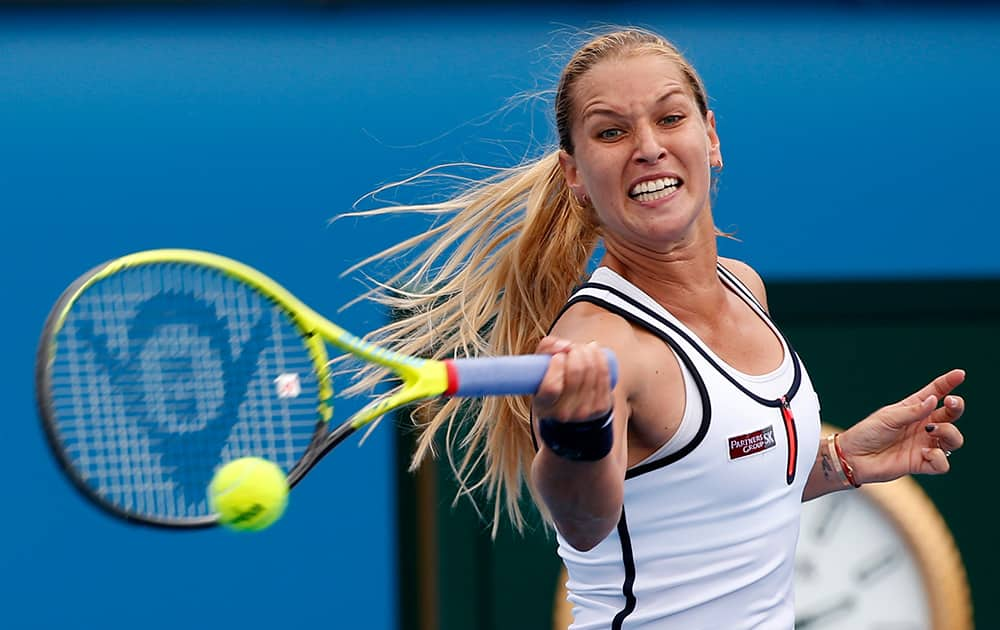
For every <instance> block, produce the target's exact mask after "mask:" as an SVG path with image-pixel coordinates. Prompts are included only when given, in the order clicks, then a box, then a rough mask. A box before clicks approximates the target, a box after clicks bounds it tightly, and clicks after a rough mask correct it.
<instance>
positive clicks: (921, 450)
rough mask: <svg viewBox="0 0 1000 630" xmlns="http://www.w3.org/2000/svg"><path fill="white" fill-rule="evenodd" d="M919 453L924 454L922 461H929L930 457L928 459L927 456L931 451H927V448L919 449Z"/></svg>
mask: <svg viewBox="0 0 1000 630" xmlns="http://www.w3.org/2000/svg"><path fill="white" fill-rule="evenodd" d="M920 452H921V453H923V454H924V459H930V457H928V455H930V454H931V449H929V448H922V449H920Z"/></svg>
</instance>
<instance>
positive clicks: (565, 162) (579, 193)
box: [559, 149, 587, 199]
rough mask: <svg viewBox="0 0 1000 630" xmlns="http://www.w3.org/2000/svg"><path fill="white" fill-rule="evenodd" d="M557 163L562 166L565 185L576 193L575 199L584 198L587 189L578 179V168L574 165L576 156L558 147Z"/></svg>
mask: <svg viewBox="0 0 1000 630" xmlns="http://www.w3.org/2000/svg"><path fill="white" fill-rule="evenodd" d="M559 165H560V166H561V167H562V172H563V179H565V180H566V186H567V187H569V189H570V190H571V191H572V192H573V194H574V195H576V198H577V199H585V198H586V197H587V190H586V189H585V188H584V187H583V182H582V181H580V169H578V168H577V166H576V158H574V157H573V156H572V155H570V154H569V153H567V152H566V151H565V150H563V149H560V150H559Z"/></svg>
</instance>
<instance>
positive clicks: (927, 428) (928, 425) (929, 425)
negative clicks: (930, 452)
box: [924, 424, 937, 433]
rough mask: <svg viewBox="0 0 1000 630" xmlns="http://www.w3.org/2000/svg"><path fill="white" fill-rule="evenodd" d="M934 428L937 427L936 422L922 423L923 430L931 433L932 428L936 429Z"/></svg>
mask: <svg viewBox="0 0 1000 630" xmlns="http://www.w3.org/2000/svg"><path fill="white" fill-rule="evenodd" d="M936 428H937V425H936V424H925V425H924V431H927V432H928V433H933V432H934V429H936Z"/></svg>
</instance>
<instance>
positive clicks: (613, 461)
mask: <svg viewBox="0 0 1000 630" xmlns="http://www.w3.org/2000/svg"><path fill="white" fill-rule="evenodd" d="M708 103H709V99H708V96H707V94H706V91H705V87H704V85H703V84H702V81H701V79H700V78H699V76H698V74H697V72H696V71H695V69H694V68H693V67H692V66H691V64H690V63H689V62H688V61H687V60H686V59H685V58H684V57H683V56H682V55H681V54H680V53H679V52H678V51H677V49H676V48H675V47H674V46H673V45H672V44H671V43H670V42H668V41H666V40H665V39H663V38H662V37H660V36H658V35H656V34H654V33H651V32H646V31H642V30H637V29H627V30H620V31H611V32H606V33H603V34H598V35H596V36H595V37H594V38H593V39H591V40H590V41H588V42H587V43H585V44H584V45H583V46H582V47H581V48H579V49H578V50H577V51H576V52H575V54H573V56H572V58H571V59H570V60H569V62H568V64H567V65H566V66H565V68H564V70H563V72H562V75H561V78H560V80H559V84H558V86H557V90H556V96H555V120H556V125H557V132H558V141H559V146H558V147H557V148H554V149H553V150H552V151H551V152H549V153H547V154H546V155H543V156H542V157H541V158H539V159H537V160H536V161H532V162H529V163H526V164H524V165H521V166H519V167H517V168H513V169H510V170H507V171H501V172H497V173H494V174H491V175H490V176H488V177H485V178H484V179H483V180H482V181H481V182H479V183H476V184H475V185H472V186H471V187H469V188H466V189H465V190H463V191H462V192H461V193H460V194H457V195H456V196H455V197H454V198H452V199H450V200H448V201H447V202H443V203H438V204H432V205H428V206H408V207H403V208H388V209H379V210H375V211H370V212H368V214H380V213H390V212H434V213H438V214H445V215H447V217H448V218H447V220H444V221H442V222H440V223H439V224H437V225H436V226H435V227H434V228H433V229H430V230H428V231H427V232H426V233H425V234H422V235H420V236H418V237H416V238H415V239H414V240H412V241H409V242H407V243H405V244H404V245H401V246H398V247H394V248H391V249H388V250H386V251H385V252H384V253H383V254H382V255H381V257H382V258H386V257H389V256H396V255H398V254H399V253H400V252H403V251H406V250H409V249H413V250H415V251H416V254H418V255H417V257H416V258H415V259H414V262H413V264H412V265H411V266H409V267H407V268H405V269H403V271H402V272H400V273H399V274H398V275H396V276H395V277H393V278H392V279H391V280H390V281H389V285H390V286H393V287H396V288H397V289H398V290H395V291H389V292H388V293H382V294H380V295H379V296H377V297H376V299H380V300H382V301H383V302H385V303H388V304H390V305H392V306H393V307H395V308H397V309H400V310H402V311H404V312H406V313H409V314H410V315H409V316H408V317H407V318H405V319H403V320H400V321H397V322H395V323H393V324H391V325H390V326H388V327H386V328H384V329H382V330H381V331H380V333H379V335H378V337H379V339H380V340H381V341H383V342H386V343H389V344H390V345H392V346H393V347H395V348H397V349H399V350H401V351H403V352H406V353H410V354H429V355H433V356H436V357H445V356H450V355H458V356H464V355H481V354H516V353H525V352H532V351H536V350H537V351H540V352H544V353H551V354H553V355H554V359H553V361H552V363H551V366H550V368H549V369H548V371H547V373H546V376H545V379H544V381H543V383H542V385H541V387H540V389H539V390H538V392H537V394H536V395H535V396H534V397H533V398H506V399H487V400H485V401H483V402H482V403H481V404H478V406H476V407H474V408H473V409H472V411H471V412H470V409H469V408H467V407H464V406H462V407H460V403H459V401H457V400H453V401H449V402H448V403H446V404H443V405H440V404H436V405H435V406H433V407H432V408H430V409H429V410H428V412H429V414H428V415H421V414H418V415H417V416H416V417H424V418H429V420H428V421H427V422H426V423H425V424H424V425H423V428H424V431H423V433H422V436H421V438H420V442H419V446H418V450H417V452H416V454H415V457H414V460H413V465H414V466H416V465H418V464H419V463H420V461H421V460H422V459H423V458H424V457H425V456H427V455H428V454H429V453H431V452H432V444H433V443H434V437H435V435H436V434H438V433H439V432H440V431H442V430H443V431H445V432H446V434H447V435H448V436H449V438H450V439H449V441H448V444H449V447H450V448H449V456H450V457H452V458H453V461H454V464H455V469H456V471H457V474H458V477H459V481H460V482H461V488H462V492H466V493H472V492H475V491H478V490H484V491H485V492H486V495H487V496H488V497H489V498H490V499H491V500H492V501H493V514H492V517H493V521H494V532H495V531H496V526H497V524H498V523H499V522H500V519H501V518H502V515H503V513H504V512H506V514H507V515H508V516H509V517H510V519H511V520H512V521H513V523H514V524H515V525H516V526H518V527H520V526H521V525H522V523H523V515H522V513H521V512H520V510H519V507H518V502H517V501H518V497H519V494H520V491H521V488H522V487H524V486H525V485H526V487H527V488H529V489H530V490H531V492H532V494H533V496H534V498H535V500H536V502H537V505H538V507H539V509H540V510H541V511H542V513H543V514H545V515H546V516H547V517H548V518H549V519H550V521H551V523H552V524H553V525H554V526H555V529H556V532H557V536H558V543H559V554H560V556H561V557H562V559H563V560H564V562H565V564H566V568H567V570H568V575H569V581H568V584H567V587H568V591H569V599H570V601H571V602H572V603H573V612H574V623H573V625H572V628H573V629H574V630H585V629H587V630H590V629H597V628H602V629H607V628H636V629H637V628H650V629H651V628H683V629H685V630H696V629H700V628H710V629H718V628H726V629H727V630H734V629H740V628H754V629H774V630H789V629H790V628H792V627H793V625H794V604H793V592H792V586H793V560H794V557H795V546H796V540H797V537H798V530H799V517H800V511H801V502H802V501H804V500H809V499H812V498H815V497H818V496H820V495H823V494H826V493H829V492H833V491H838V490H844V491H851V490H853V488H855V487H858V486H860V485H863V484H866V483H875V482H881V481H887V480H891V479H895V478H897V477H900V476H903V475H907V474H910V473H926V474H941V473H946V472H947V471H948V470H949V460H948V455H949V454H950V452H951V451H954V450H956V449H958V448H960V447H961V446H962V442H963V437H962V434H961V433H960V432H959V430H958V429H957V428H956V426H955V424H954V422H955V421H956V420H957V419H958V418H959V417H960V416H961V415H962V412H963V410H964V402H963V400H962V398H961V397H960V396H958V395H955V394H953V393H952V392H953V390H954V389H955V388H956V387H957V386H958V385H959V384H961V383H962V381H963V379H964V378H965V374H964V372H963V371H961V370H952V371H949V372H946V373H944V374H942V375H941V376H939V377H937V378H936V379H935V380H934V381H933V382H931V383H929V384H928V385H926V386H923V387H921V388H920V389H918V390H917V391H916V392H915V393H914V394H913V395H911V396H909V397H907V398H905V399H904V400H901V401H899V402H897V403H895V404H891V405H888V406H886V407H884V408H882V409H879V410H878V411H876V412H875V413H874V414H872V415H871V416H869V417H867V418H864V419H862V420H861V421H859V422H857V423H853V424H852V423H850V422H845V419H843V418H837V419H836V420H835V421H834V420H832V422H833V424H840V425H844V424H852V426H851V428H850V429H848V430H846V431H845V432H844V433H842V434H840V435H832V436H821V435H820V406H819V401H818V398H817V395H816V393H815V391H814V390H813V385H812V383H811V381H810V379H809V376H808V373H807V372H806V369H805V367H804V365H803V363H802V361H801V360H800V359H799V357H798V356H797V355H796V353H795V352H794V351H793V350H792V348H791V347H790V346H789V344H788V342H787V340H786V339H785V338H784V337H783V336H782V334H781V332H780V331H779V330H778V328H777V327H776V326H775V324H774V323H773V322H772V321H771V318H770V316H769V314H768V307H767V299H766V295H765V290H764V285H763V283H762V281H761V279H760V277H759V276H758V274H757V273H755V272H754V270H753V269H752V268H750V267H749V266H748V265H746V264H744V263H742V262H739V261H736V260H729V259H724V258H720V257H719V255H718V251H717V246H716V239H717V238H718V237H719V236H721V234H720V232H719V231H718V230H717V229H716V228H715V224H714V221H713V218H712V185H713V179H714V177H715V174H716V173H717V172H718V171H720V170H721V169H722V163H723V160H722V145H721V141H720V137H719V133H718V131H717V129H716V121H715V115H714V113H713V112H712V111H711V110H710V109H709V107H708ZM598 244H602V245H603V255H602V257H601V259H600V262H599V266H598V267H597V269H596V271H594V272H593V273H592V275H590V276H589V278H587V277H586V275H587V273H588V272H587V269H588V261H590V260H591V258H592V256H594V255H595V252H596V247H597V246H598ZM377 258H379V257H376V259H377ZM421 287H424V288H421ZM602 348H610V349H612V350H613V351H614V352H615V354H616V355H617V359H618V362H619V380H618V384H617V386H616V387H615V388H614V389H612V387H611V385H610V378H609V370H608V366H607V361H606V358H605V355H604V353H603V352H602V350H601V349H602ZM374 377H375V375H371V376H370V378H374ZM372 382H373V381H372ZM470 413H471V417H469V414H470Z"/></svg>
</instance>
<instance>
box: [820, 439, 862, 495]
mask: <svg viewBox="0 0 1000 630" xmlns="http://www.w3.org/2000/svg"><path fill="white" fill-rule="evenodd" d="M826 450H827V453H829V457H830V462H831V463H832V465H833V469H834V470H836V471H837V474H838V475H840V482H841V483H842V484H844V487H845V488H851V487H857V486H855V485H854V484H853V483H851V478H850V477H848V475H847V473H846V472H844V467H843V466H842V465H841V461H840V454H839V453H838V450H839V449H838V448H837V434H836V433H831V434H830V435H828V436H826Z"/></svg>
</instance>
